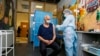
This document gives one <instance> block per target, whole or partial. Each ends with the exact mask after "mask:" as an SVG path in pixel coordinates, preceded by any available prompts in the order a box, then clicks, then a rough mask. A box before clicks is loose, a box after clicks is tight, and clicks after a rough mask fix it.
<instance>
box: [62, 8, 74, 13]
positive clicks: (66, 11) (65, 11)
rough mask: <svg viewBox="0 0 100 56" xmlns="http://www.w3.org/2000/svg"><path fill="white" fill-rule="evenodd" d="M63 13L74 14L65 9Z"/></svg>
mask: <svg viewBox="0 0 100 56" xmlns="http://www.w3.org/2000/svg"><path fill="white" fill-rule="evenodd" d="M63 13H64V14H65V13H68V14H72V11H71V10H69V9H65V10H64V11H63Z"/></svg>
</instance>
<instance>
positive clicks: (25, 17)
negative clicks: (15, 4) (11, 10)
mask: <svg viewBox="0 0 100 56" xmlns="http://www.w3.org/2000/svg"><path fill="white" fill-rule="evenodd" d="M28 20H29V14H28V13H17V27H18V26H19V25H20V23H21V22H28Z"/></svg>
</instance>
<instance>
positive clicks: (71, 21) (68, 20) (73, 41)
mask: <svg viewBox="0 0 100 56" xmlns="http://www.w3.org/2000/svg"><path fill="white" fill-rule="evenodd" d="M63 13H64V16H65V20H64V21H63V23H62V24H61V25H56V28H57V29H58V30H63V36H64V37H63V39H64V45H65V51H66V56H77V35H76V33H75V29H76V26H75V17H74V16H73V15H72V11H70V10H69V9H65V10H64V11H63Z"/></svg>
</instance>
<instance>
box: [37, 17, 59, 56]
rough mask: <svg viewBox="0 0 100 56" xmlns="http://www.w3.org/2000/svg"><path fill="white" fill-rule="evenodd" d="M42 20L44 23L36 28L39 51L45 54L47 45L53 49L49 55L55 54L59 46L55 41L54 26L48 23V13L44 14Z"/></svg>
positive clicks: (54, 55)
mask: <svg viewBox="0 0 100 56" xmlns="http://www.w3.org/2000/svg"><path fill="white" fill-rule="evenodd" d="M44 20H45V21H44V24H42V25H40V27H39V30H38V38H39V40H40V53H41V55H42V56H46V55H47V50H46V48H47V47H49V48H52V49H53V50H54V51H53V52H52V53H51V54H50V55H49V56H57V54H58V53H59V52H60V47H59V45H58V44H57V43H56V42H55V39H56V33H55V27H54V26H53V24H51V23H50V17H49V16H48V15H46V16H45V18H44Z"/></svg>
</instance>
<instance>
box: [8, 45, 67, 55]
mask: <svg viewBox="0 0 100 56" xmlns="http://www.w3.org/2000/svg"><path fill="white" fill-rule="evenodd" d="M48 50H50V49H48ZM48 52H49V51H48ZM8 56H12V52H11V53H10V54H9V55H8ZM15 56H40V52H39V48H33V45H32V44H31V43H29V44H25V43H23V44H20V43H19V44H16V45H15ZM59 56H65V54H64V49H62V50H61V52H60V54H59Z"/></svg>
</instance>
